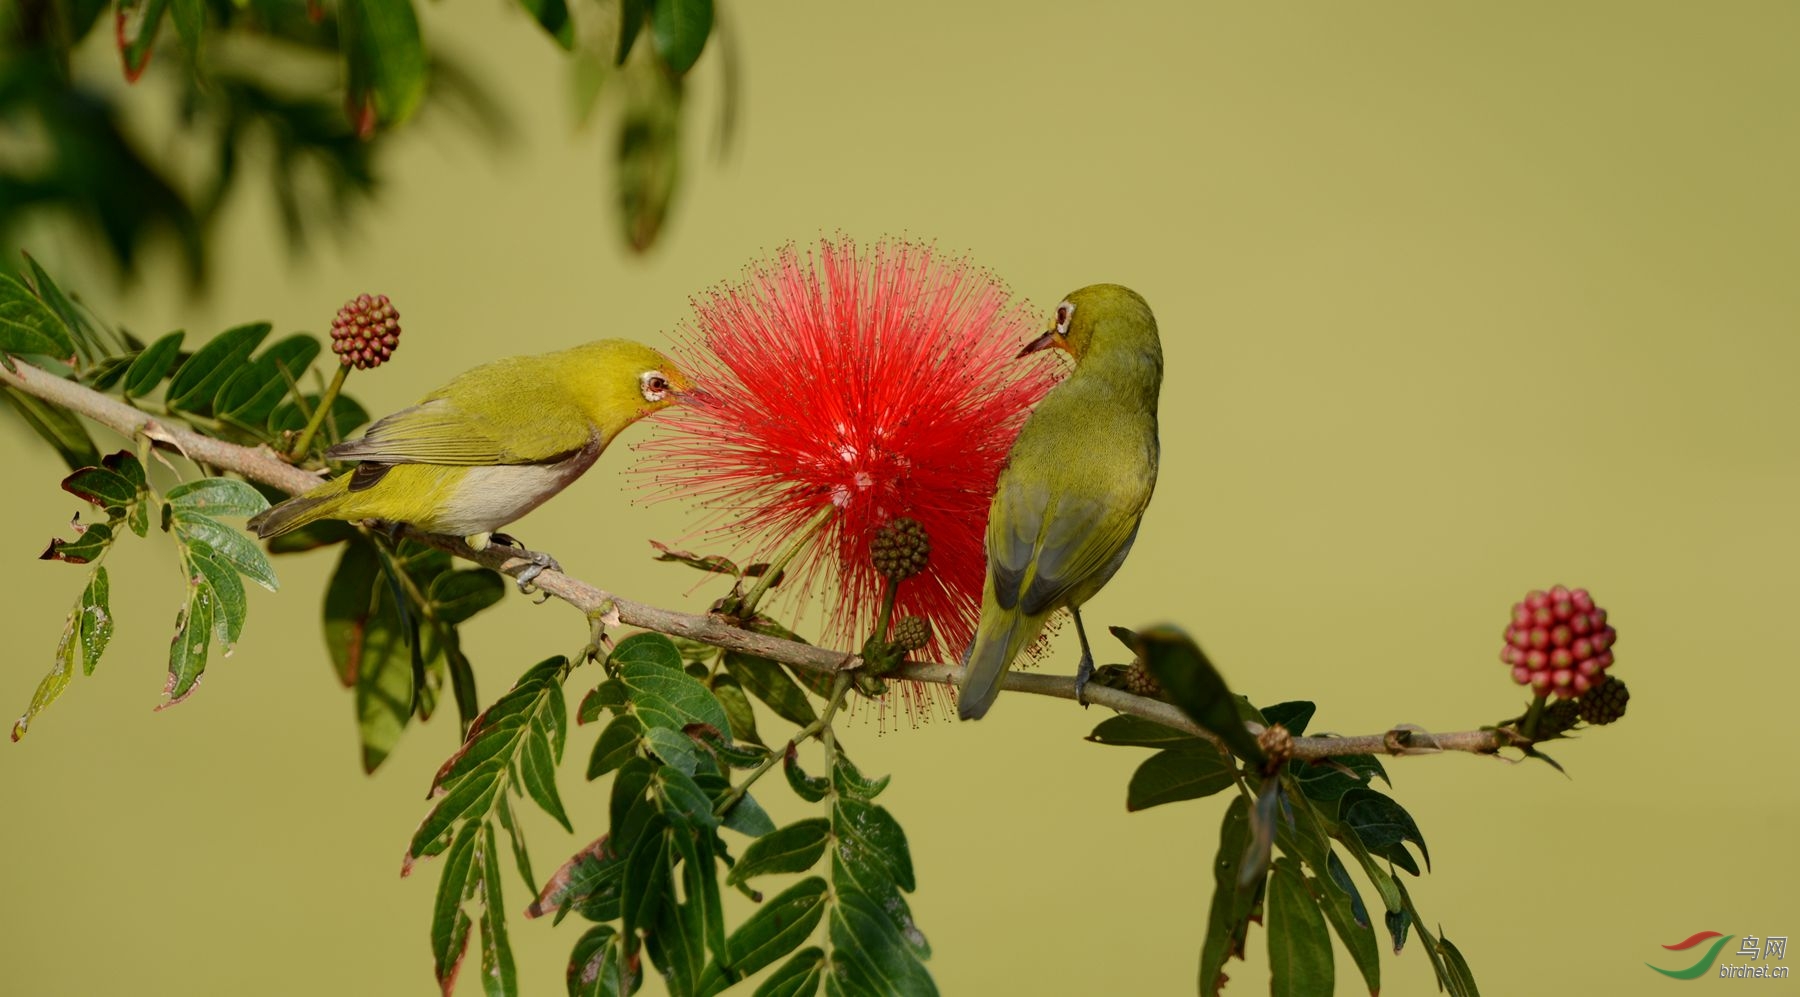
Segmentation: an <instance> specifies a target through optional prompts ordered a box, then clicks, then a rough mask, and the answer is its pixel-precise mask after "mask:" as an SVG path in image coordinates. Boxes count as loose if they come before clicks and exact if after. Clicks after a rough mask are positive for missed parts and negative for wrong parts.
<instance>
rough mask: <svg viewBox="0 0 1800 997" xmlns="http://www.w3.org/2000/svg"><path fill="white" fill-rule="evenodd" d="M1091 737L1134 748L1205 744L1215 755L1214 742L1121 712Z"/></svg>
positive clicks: (1106, 742) (1099, 742)
mask: <svg viewBox="0 0 1800 997" xmlns="http://www.w3.org/2000/svg"><path fill="white" fill-rule="evenodd" d="M1087 739H1088V740H1090V741H1093V742H1094V743H1095V744H1116V745H1123V746H1126V747H1134V748H1189V749H1191V748H1199V747H1205V748H1207V749H1209V750H1211V751H1213V753H1214V754H1217V753H1218V749H1216V748H1213V746H1212V743H1211V742H1210V741H1207V740H1205V739H1204V738H1198V737H1195V736H1194V735H1192V734H1188V733H1184V732H1182V731H1179V730H1176V729H1175V728H1173V727H1164V726H1163V725H1162V724H1159V723H1157V722H1156V721H1154V720H1145V719H1144V718H1142V717H1134V716H1132V715H1131V714H1129V713H1121V714H1119V715H1118V716H1116V717H1108V718H1107V719H1105V720H1102V721H1100V726H1098V727H1095V728H1094V732H1093V733H1091V734H1089V735H1088V736H1087Z"/></svg>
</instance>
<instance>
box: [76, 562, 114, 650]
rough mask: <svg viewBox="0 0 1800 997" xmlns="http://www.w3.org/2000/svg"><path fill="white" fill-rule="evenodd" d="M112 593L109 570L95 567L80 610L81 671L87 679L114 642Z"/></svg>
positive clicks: (84, 591)
mask: <svg viewBox="0 0 1800 997" xmlns="http://www.w3.org/2000/svg"><path fill="white" fill-rule="evenodd" d="M110 591H111V587H110V586H109V585H108V584H107V580H106V567H105V566H104V565H101V566H99V567H96V568H95V569H94V573H93V574H92V575H90V576H89V577H88V583H87V588H86V589H84V590H82V593H81V608H80V609H79V610H78V612H80V613H81V626H80V630H81V670H82V672H83V673H84V674H87V675H92V674H94V666H95V665H97V664H99V663H100V656H101V655H103V654H105V653H106V645H107V644H109V643H111V642H112V635H113V618H112V605H111V603H110V601H109V594H110Z"/></svg>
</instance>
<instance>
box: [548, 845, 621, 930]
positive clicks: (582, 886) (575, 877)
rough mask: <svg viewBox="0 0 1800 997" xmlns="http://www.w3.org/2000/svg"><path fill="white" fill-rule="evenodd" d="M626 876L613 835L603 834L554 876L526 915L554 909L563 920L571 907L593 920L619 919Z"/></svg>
mask: <svg viewBox="0 0 1800 997" xmlns="http://www.w3.org/2000/svg"><path fill="white" fill-rule="evenodd" d="M624 877H625V863H624V861H623V860H622V859H621V858H619V855H618V853H616V852H614V851H613V848H612V842H611V839H610V838H601V839H599V840H598V841H595V842H593V843H592V844H590V845H588V846H587V847H586V848H583V849H582V850H581V851H579V852H576V853H575V854H574V855H573V856H572V857H570V859H569V860H568V861H567V862H564V863H563V864H562V866H561V867H560V868H558V869H557V870H556V872H555V873H553V874H552V875H551V876H550V881H549V882H547V883H545V884H544V888H543V890H542V891H540V892H539V893H538V895H537V899H536V900H534V901H532V903H531V906H529V907H527V908H525V916H526V917H543V916H544V915H545V914H549V913H552V912H554V913H555V914H556V919H557V920H558V921H561V920H562V917H563V915H564V914H566V913H568V912H569V911H570V910H571V909H579V910H580V911H581V913H582V916H584V917H586V918H588V919H590V920H594V921H611V920H615V919H617V918H618V916H619V898H620V891H621V890H622V889H623V887H624Z"/></svg>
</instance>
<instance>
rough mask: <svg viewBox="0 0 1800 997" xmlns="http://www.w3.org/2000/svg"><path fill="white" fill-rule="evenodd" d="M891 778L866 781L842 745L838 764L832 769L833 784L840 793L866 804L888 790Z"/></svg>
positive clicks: (839, 749) (883, 777)
mask: <svg viewBox="0 0 1800 997" xmlns="http://www.w3.org/2000/svg"><path fill="white" fill-rule="evenodd" d="M891 778H893V777H892V776H885V775H884V776H882V777H881V778H879V779H873V780H870V779H864V778H863V775H862V772H860V771H858V769H857V767H856V766H855V765H854V764H853V763H851V761H850V756H849V755H847V754H845V753H844V751H843V748H842V746H841V745H840V746H839V748H838V753H837V764H835V765H833V766H832V768H831V782H832V784H833V785H834V786H836V787H837V791H838V792H839V793H842V794H844V795H845V796H848V797H851V798H852V799H857V800H863V801H865V802H866V801H868V800H873V799H874V798H875V797H877V796H880V795H881V791H882V790H884V789H886V788H887V786H888V780H889V779H891Z"/></svg>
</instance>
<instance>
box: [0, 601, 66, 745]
mask: <svg viewBox="0 0 1800 997" xmlns="http://www.w3.org/2000/svg"><path fill="white" fill-rule="evenodd" d="M75 634H76V620H75V618H74V617H73V616H71V617H70V618H69V620H68V622H66V623H65V624H63V634H62V640H61V641H59V642H58V643H57V645H56V657H54V658H52V659H51V662H50V671H49V673H48V674H46V675H45V676H44V677H43V679H41V680H40V681H39V682H38V687H37V691H35V692H33V693H32V694H31V705H30V706H27V707H26V708H25V714H24V715H23V716H21V717H19V719H18V720H15V721H14V722H13V729H12V739H13V740H14V741H17V740H18V739H19V738H21V737H24V736H25V732H26V731H27V730H28V729H30V727H31V723H32V721H34V720H36V719H37V715H38V714H39V713H42V712H44V711H45V710H46V709H49V707H50V704H51V703H54V702H56V700H57V697H59V696H61V695H62V694H63V690H64V689H67V688H68V687H69V680H70V679H72V678H74V677H75Z"/></svg>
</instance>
